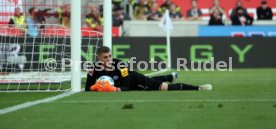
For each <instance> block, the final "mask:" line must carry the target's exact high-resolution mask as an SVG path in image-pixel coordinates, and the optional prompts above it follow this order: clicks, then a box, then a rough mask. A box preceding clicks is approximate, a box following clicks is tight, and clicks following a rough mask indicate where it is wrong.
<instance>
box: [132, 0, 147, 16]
mask: <svg viewBox="0 0 276 129" xmlns="http://www.w3.org/2000/svg"><path fill="white" fill-rule="evenodd" d="M149 8H150V7H149V5H148V4H147V3H146V1H145V0H139V1H138V2H137V3H135V4H134V5H133V10H134V17H135V18H136V19H138V20H142V19H145V17H146V15H147V14H148V12H149Z"/></svg>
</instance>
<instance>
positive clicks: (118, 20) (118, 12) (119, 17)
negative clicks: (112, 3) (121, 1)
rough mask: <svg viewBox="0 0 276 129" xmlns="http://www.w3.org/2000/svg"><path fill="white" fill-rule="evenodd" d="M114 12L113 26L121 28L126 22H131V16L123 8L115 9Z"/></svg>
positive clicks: (117, 7)
mask: <svg viewBox="0 0 276 129" xmlns="http://www.w3.org/2000/svg"><path fill="white" fill-rule="evenodd" d="M113 12H114V13H113V18H112V21H113V22H112V24H113V26H121V25H123V22H124V20H130V18H129V16H128V15H126V14H125V13H124V11H123V8H122V7H121V6H116V7H114V9H113Z"/></svg>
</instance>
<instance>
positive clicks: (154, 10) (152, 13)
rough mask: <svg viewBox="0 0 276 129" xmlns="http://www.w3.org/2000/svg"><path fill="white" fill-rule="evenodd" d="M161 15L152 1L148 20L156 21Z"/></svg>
mask: <svg viewBox="0 0 276 129" xmlns="http://www.w3.org/2000/svg"><path fill="white" fill-rule="evenodd" d="M161 17H162V13H161V12H160V11H159V6H158V4H157V3H153V4H152V6H151V8H150V11H149V13H148V20H152V21H158V20H160V19H161Z"/></svg>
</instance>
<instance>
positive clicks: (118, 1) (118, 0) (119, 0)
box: [112, 0, 122, 8]
mask: <svg viewBox="0 0 276 129" xmlns="http://www.w3.org/2000/svg"><path fill="white" fill-rule="evenodd" d="M121 4H122V0H112V5H113V7H114V8H119V7H121Z"/></svg>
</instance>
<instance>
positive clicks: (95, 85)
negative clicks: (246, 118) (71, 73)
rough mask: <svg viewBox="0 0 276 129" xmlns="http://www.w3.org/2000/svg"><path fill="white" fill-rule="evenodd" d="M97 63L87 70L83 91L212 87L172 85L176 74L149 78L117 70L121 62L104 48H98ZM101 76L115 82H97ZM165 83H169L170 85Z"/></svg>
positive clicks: (125, 69)
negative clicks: (112, 83)
mask: <svg viewBox="0 0 276 129" xmlns="http://www.w3.org/2000/svg"><path fill="white" fill-rule="evenodd" d="M97 61H98V62H102V63H101V64H99V66H97V67H96V66H95V67H93V68H91V69H89V71H88V74H87V80H86V86H85V91H99V92H117V91H135V90H136V91H137V90H161V91H167V90H212V85H210V84H205V85H201V86H193V85H189V84H183V83H173V82H174V81H175V80H176V79H177V74H176V73H171V74H169V75H165V76H156V77H152V78H149V77H147V76H145V75H143V74H140V73H138V72H135V71H129V70H128V68H127V67H125V66H119V68H118V67H117V66H118V64H119V63H120V62H121V60H118V59H112V54H111V50H110V49H109V48H108V47H105V46H103V47H100V48H98V50H97ZM111 67H112V68H113V69H111ZM99 69H100V70H99ZM101 76H109V77H111V78H112V79H113V80H114V82H115V83H114V86H113V85H110V83H109V82H103V81H97V79H98V78H100V77H101ZM166 82H170V84H168V83H166Z"/></svg>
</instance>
